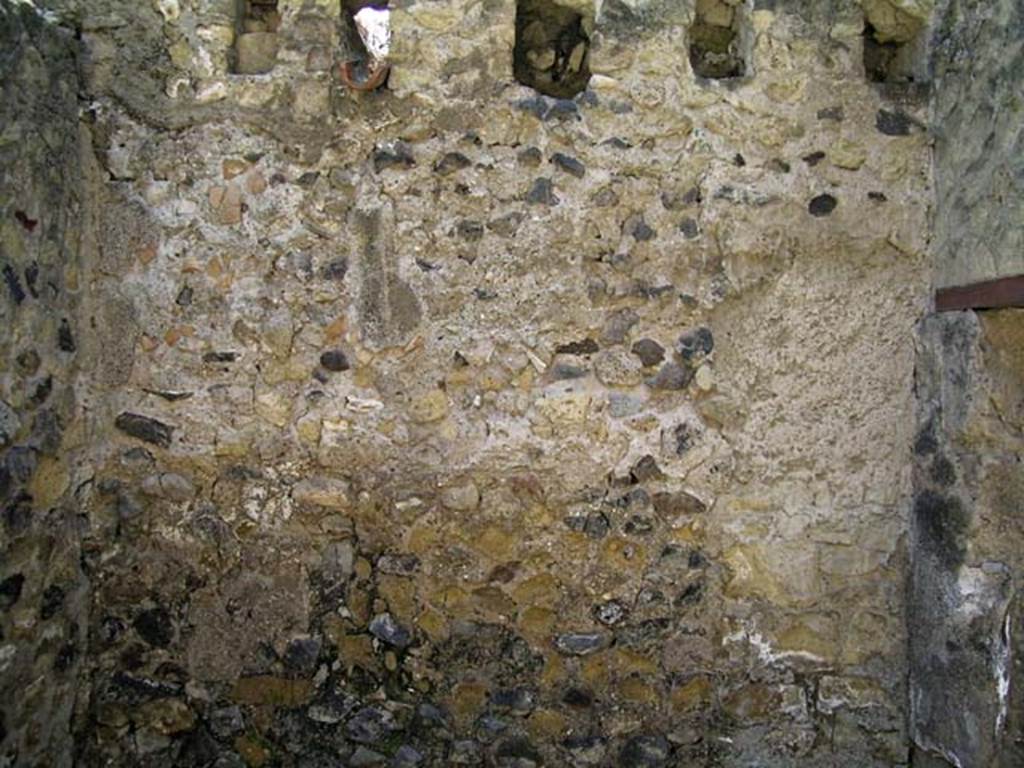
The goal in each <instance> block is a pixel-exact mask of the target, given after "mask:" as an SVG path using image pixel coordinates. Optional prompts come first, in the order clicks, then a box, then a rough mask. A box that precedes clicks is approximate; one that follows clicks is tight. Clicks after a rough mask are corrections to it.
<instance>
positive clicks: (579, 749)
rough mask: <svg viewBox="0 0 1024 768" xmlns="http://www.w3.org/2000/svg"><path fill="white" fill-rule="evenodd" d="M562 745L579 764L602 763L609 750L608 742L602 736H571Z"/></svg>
mask: <svg viewBox="0 0 1024 768" xmlns="http://www.w3.org/2000/svg"><path fill="white" fill-rule="evenodd" d="M562 745H563V746H564V747H565V748H566V749H567V750H569V752H570V753H571V754H572V756H573V759H574V760H575V761H576V763H577V764H578V765H600V764H601V763H602V762H603V761H604V757H605V752H606V751H607V743H606V742H605V740H604V739H603V738H601V737H600V736H570V737H568V738H567V739H566V740H565V741H564V742H562Z"/></svg>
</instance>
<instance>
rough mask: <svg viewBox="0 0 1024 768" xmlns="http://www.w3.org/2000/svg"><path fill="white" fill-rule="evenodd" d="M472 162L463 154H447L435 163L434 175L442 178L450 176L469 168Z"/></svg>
mask: <svg viewBox="0 0 1024 768" xmlns="http://www.w3.org/2000/svg"><path fill="white" fill-rule="evenodd" d="M470 165H472V162H471V161H470V159H469V158H468V157H466V156H465V155H464V154H462V153H461V152H447V153H445V155H444V157H442V158H441V159H440V160H438V161H437V162H436V163H434V173H437V174H438V175H440V176H448V175H450V174H452V173H455V172H456V171H459V170H461V169H463V168H468V167H469V166H470Z"/></svg>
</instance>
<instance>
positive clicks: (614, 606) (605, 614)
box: [593, 600, 629, 627]
mask: <svg viewBox="0 0 1024 768" xmlns="http://www.w3.org/2000/svg"><path fill="white" fill-rule="evenodd" d="M593 614H594V618H595V619H597V620H598V621H599V622H601V623H602V624H604V625H605V626H607V627H613V626H615V625H616V624H618V623H619V622H621V621H622V620H623V619H625V618H626V616H627V615H628V614H629V609H628V608H627V607H626V606H625V605H623V604H622V603H621V602H619V601H618V600H608V601H606V602H604V603H598V604H597V605H595V606H594V610H593Z"/></svg>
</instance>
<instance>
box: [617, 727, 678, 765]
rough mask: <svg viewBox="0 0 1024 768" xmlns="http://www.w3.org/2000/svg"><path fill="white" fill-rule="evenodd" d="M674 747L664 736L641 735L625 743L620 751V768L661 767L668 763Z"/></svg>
mask: <svg viewBox="0 0 1024 768" xmlns="http://www.w3.org/2000/svg"><path fill="white" fill-rule="evenodd" d="M671 753H672V747H671V745H670V744H669V742H668V739H666V738H665V737H664V736H661V735H639V736H634V737H633V738H631V739H630V740H629V741H627V742H626V743H625V745H624V746H623V747H622V751H621V752H620V753H619V762H618V765H619V767H620V768H661V766H664V765H667V764H668V760H669V757H670V756H671Z"/></svg>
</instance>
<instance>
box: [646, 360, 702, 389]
mask: <svg viewBox="0 0 1024 768" xmlns="http://www.w3.org/2000/svg"><path fill="white" fill-rule="evenodd" d="M693 373H694V372H693V369H692V368H690V367H688V366H682V365H679V363H665V364H664V365H663V366H661V368H660V369H659V370H658V372H657V373H656V374H655V375H654V376H652V377H651V378H649V379H647V386H649V387H650V388H651V389H661V390H680V389H686V387H687V386H689V384H690V382H691V381H692V380H693Z"/></svg>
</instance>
